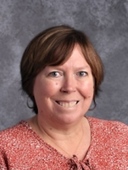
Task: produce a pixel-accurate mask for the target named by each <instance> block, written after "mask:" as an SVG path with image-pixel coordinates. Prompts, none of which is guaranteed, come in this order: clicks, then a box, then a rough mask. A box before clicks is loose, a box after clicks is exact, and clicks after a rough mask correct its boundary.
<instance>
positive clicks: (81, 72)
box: [77, 71, 88, 77]
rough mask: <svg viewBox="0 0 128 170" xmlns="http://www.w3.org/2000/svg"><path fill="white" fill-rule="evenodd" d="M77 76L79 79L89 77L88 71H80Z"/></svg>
mask: <svg viewBox="0 0 128 170" xmlns="http://www.w3.org/2000/svg"><path fill="white" fill-rule="evenodd" d="M77 75H78V76H79V77H85V76H87V75H88V73H87V72H86V71H79V72H78V73H77Z"/></svg>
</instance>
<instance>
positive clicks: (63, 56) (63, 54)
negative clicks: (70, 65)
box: [43, 37, 76, 66]
mask: <svg viewBox="0 0 128 170" xmlns="http://www.w3.org/2000/svg"><path fill="white" fill-rule="evenodd" d="M75 44H76V40H75V39H73V38H72V37H67V38H66V39H64V40H60V41H58V42H57V43H55V44H54V46H53V47H52V48H51V51H49V53H48V54H47V57H45V61H43V63H44V62H45V64H46V66H56V65H62V64H63V63H65V62H66V61H67V60H68V58H69V57H70V55H71V53H72V51H73V49H74V46H75Z"/></svg>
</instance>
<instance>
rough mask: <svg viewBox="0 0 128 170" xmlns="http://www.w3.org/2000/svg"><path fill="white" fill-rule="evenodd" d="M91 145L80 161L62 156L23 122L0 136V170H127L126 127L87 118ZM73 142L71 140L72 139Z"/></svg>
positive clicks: (112, 122) (127, 139)
mask: <svg viewBox="0 0 128 170" xmlns="http://www.w3.org/2000/svg"><path fill="white" fill-rule="evenodd" d="M87 119H88V121H89V124H90V127H91V144H90V147H89V149H88V151H87V152H86V153H85V156H84V158H83V159H82V160H79V158H78V157H77V156H75V155H74V156H73V155H72V156H71V157H70V158H68V157H66V156H64V155H63V154H62V153H61V152H59V151H57V150H56V149H55V148H53V147H52V146H51V145H49V144H48V143H46V142H45V141H44V140H42V139H41V138H40V137H39V136H38V135H37V133H35V131H34V130H33V129H32V127H31V126H30V125H29V124H28V122H26V121H22V122H20V123H19V124H18V125H16V126H14V127H12V128H9V129H7V130H4V131H2V132H1V133H0V139H1V141H0V169H1V170H7V169H8V170H13V169H14V170H29V169H31V170H35V169H37V168H38V169H39V170H58V169H62V170H68V169H72V170H74V169H75V168H76V170H83V169H84V170H108V169H109V170H127V169H128V133H127V132H128V126H126V125H124V124H123V123H119V122H116V121H105V120H100V119H96V118H92V117H87ZM74 140H75V139H74Z"/></svg>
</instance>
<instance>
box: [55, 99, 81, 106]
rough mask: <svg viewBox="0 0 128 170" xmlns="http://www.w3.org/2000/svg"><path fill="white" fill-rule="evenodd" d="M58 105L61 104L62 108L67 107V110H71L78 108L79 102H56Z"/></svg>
mask: <svg viewBox="0 0 128 170" xmlns="http://www.w3.org/2000/svg"><path fill="white" fill-rule="evenodd" d="M56 103H57V104H59V105H60V106H62V107H65V108H71V107H74V106H76V105H77V104H78V103H79V101H78V100H77V101H68V102H67V101H56Z"/></svg>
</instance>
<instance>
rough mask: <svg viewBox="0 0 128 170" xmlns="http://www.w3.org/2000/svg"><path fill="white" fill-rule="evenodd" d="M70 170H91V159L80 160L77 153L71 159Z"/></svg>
mask: <svg viewBox="0 0 128 170" xmlns="http://www.w3.org/2000/svg"><path fill="white" fill-rule="evenodd" d="M69 165H70V166H71V167H70V170H91V169H90V166H89V160H86V161H85V162H82V161H79V160H78V158H77V156H76V155H73V157H72V158H71V159H70V160H69Z"/></svg>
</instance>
